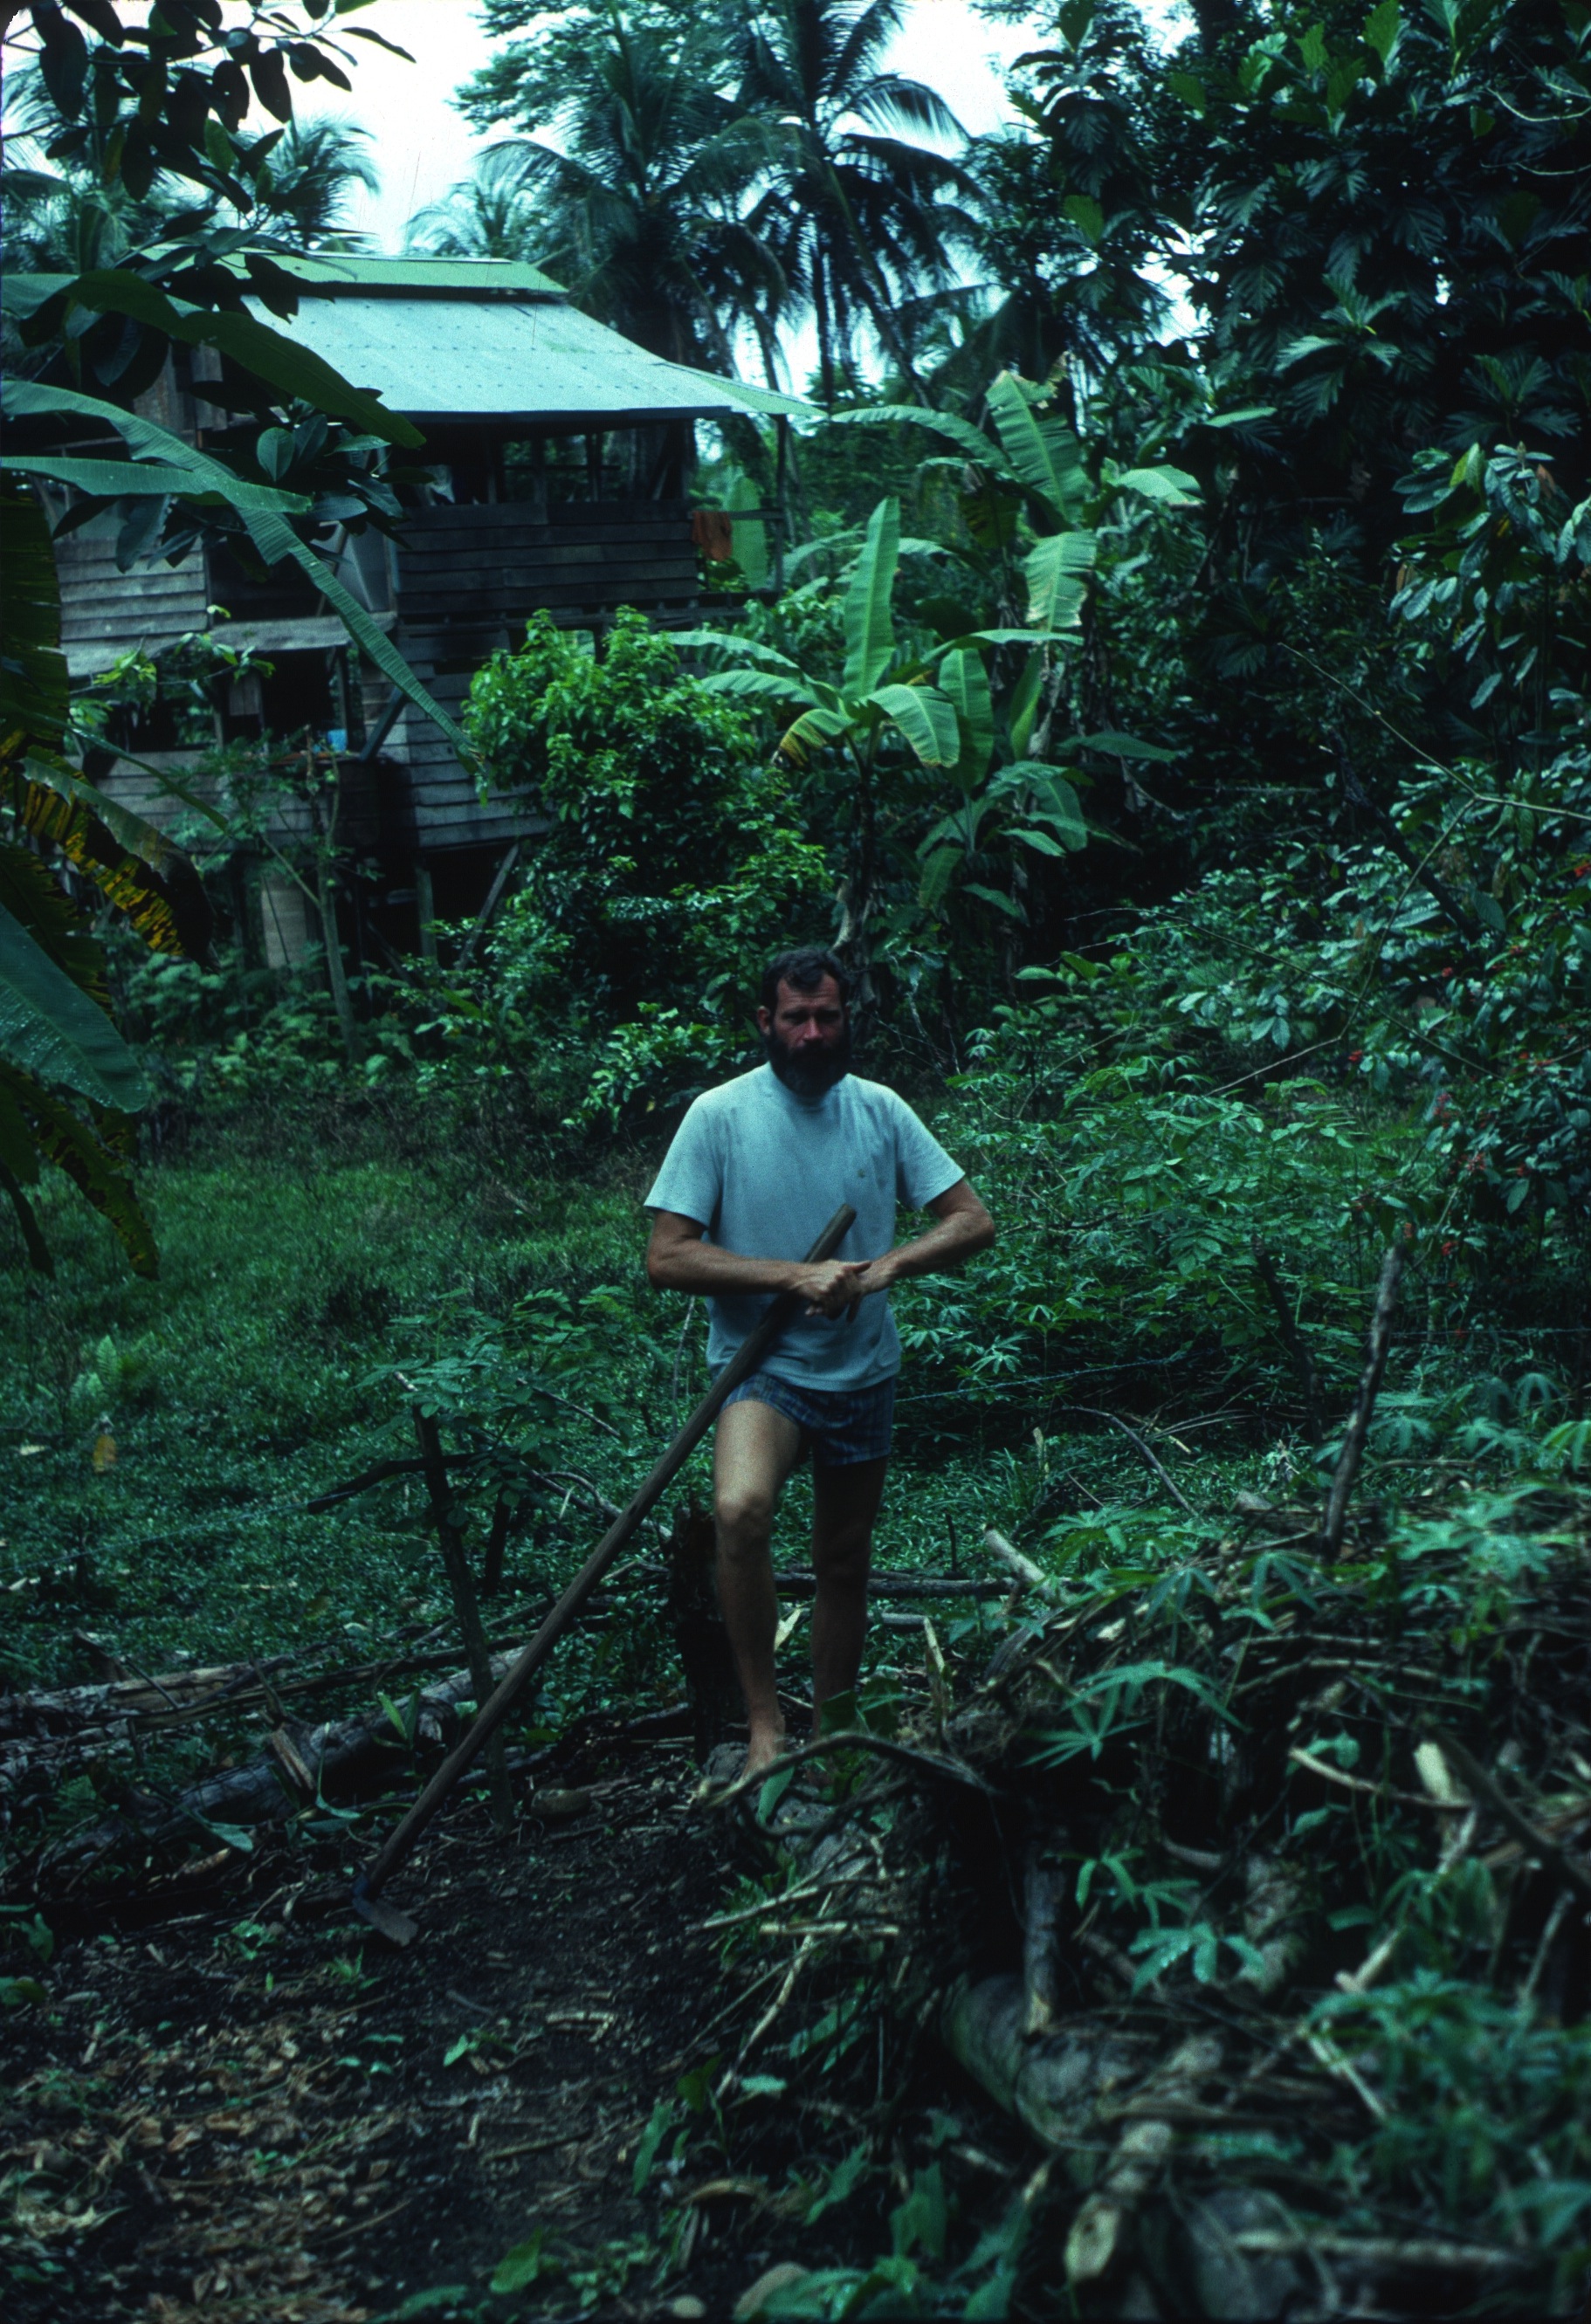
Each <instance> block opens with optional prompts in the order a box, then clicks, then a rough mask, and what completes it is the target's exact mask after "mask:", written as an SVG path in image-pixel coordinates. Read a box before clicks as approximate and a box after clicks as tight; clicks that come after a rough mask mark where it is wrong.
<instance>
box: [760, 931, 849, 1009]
mask: <svg viewBox="0 0 1591 2324" xmlns="http://www.w3.org/2000/svg"><path fill="white" fill-rule="evenodd" d="M826 976H832V977H833V979H834V981H835V982H836V983H837V985H838V987H839V997H840V1000H841V1001H842V1002H843V1003H844V1004H845V1006H846V1008H847V1009H848V1008H849V1006H850V1001H851V980H850V978H849V977H848V976H847V975H846V972H845V968H844V966H843V964H842V963H841V962H840V961H839V959H838V958H837V955H836V954H834V953H831V952H826V951H825V950H824V949H823V946H822V945H796V946H795V947H794V949H793V950H792V951H791V952H782V953H776V954H774V956H773V958H772V960H771V961H770V962H769V963H768V965H767V967H766V968H765V969H764V970H763V996H762V998H763V1008H764V1009H767V1010H774V1009H776V1008H777V1007H778V1006H779V988H780V986H781V985H782V984H788V985H789V986H790V987H791V990H792V991H796V992H816V991H817V990H818V987H819V985H820V984H821V983H822V982H823V980H824V978H825V977H826Z"/></svg>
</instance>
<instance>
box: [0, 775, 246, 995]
mask: <svg viewBox="0 0 1591 2324" xmlns="http://www.w3.org/2000/svg"><path fill="white" fill-rule="evenodd" d="M23 776H24V778H25V779H24V782H23V794H22V819H23V824H24V825H26V827H27V829H28V830H29V831H30V832H32V835H33V836H34V837H35V838H37V839H44V840H48V841H50V842H51V844H53V845H55V846H57V847H59V848H60V850H61V851H62V853H65V854H67V855H69V856H70V858H71V860H72V862H74V863H75V864H77V865H78V867H79V870H81V871H86V872H87V873H88V877H89V878H90V879H91V880H93V881H95V882H96V883H97V885H98V887H99V888H101V889H102V890H104V893H105V896H106V901H107V902H109V903H112V904H114V905H115V906H116V909H117V911H119V912H122V913H124V914H125V917H126V919H127V922H128V924H129V926H130V927H132V928H133V930H134V933H135V934H136V935H138V936H142V937H143V941H144V943H145V944H146V945H149V946H150V947H151V949H152V950H153V951H155V952H166V953H179V954H185V955H186V956H187V957H188V958H189V959H190V960H208V958H209V952H210V935H211V930H212V927H213V926H214V918H213V915H212V913H211V911H210V904H209V899H208V896H207V895H206V894H205V890H204V881H202V880H201V879H200V878H199V873H198V872H197V871H195V870H194V868H193V865H192V864H191V863H190V862H189V859H188V857H187V856H186V855H185V854H184V853H182V851H181V849H180V847H178V846H176V845H174V844H173V843H172V842H171V840H170V839H169V838H168V837H167V835H166V834H165V833H164V832H163V831H161V830H158V829H157V828H156V826H155V825H153V823H148V822H146V821H145V820H144V818H143V816H141V815H134V813H133V812H132V810H131V808H129V807H123V806H121V805H120V804H119V803H118V802H117V801H116V800H115V799H112V798H106V796H105V794H104V793H103V792H102V791H98V790H96V788H94V785H93V784H92V783H90V782H88V781H87V780H85V779H84V778H83V776H81V775H79V773H78V771H77V770H76V768H74V767H70V766H69V765H68V764H67V762H66V761H65V760H64V759H58V758H56V757H55V756H54V755H53V754H52V753H51V754H46V753H44V752H35V753H34V754H33V756H32V757H31V758H30V759H29V760H28V761H27V762H26V765H25V766H24V768H23Z"/></svg>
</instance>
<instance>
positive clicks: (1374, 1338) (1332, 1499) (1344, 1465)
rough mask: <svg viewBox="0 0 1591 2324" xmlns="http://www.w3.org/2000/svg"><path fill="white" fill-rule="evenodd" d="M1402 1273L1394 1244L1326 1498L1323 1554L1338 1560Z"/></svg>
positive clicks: (1398, 1247) (1383, 1272)
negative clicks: (1362, 1376) (1366, 1357)
mask: <svg viewBox="0 0 1591 2324" xmlns="http://www.w3.org/2000/svg"><path fill="white" fill-rule="evenodd" d="M1402 1274H1403V1252H1402V1248H1401V1245H1400V1244H1398V1243H1393V1244H1392V1248H1391V1249H1390V1250H1388V1252H1387V1255H1386V1259H1385V1263H1384V1264H1383V1268H1382V1270H1381V1282H1380V1284H1379V1285H1378V1286H1377V1287H1376V1293H1375V1313H1374V1315H1373V1316H1372V1317H1371V1319H1370V1353H1369V1360H1368V1361H1367V1362H1366V1364H1365V1366H1364V1379H1362V1380H1361V1381H1360V1382H1359V1393H1358V1395H1357V1396H1356V1397H1355V1398H1354V1409H1353V1413H1352V1415H1351V1416H1350V1418H1349V1421H1348V1426H1347V1433H1346V1435H1345V1436H1344V1438H1343V1449H1342V1451H1341V1452H1340V1453H1339V1454H1338V1455H1337V1473H1336V1475H1335V1476H1334V1477H1333V1478H1332V1480H1331V1490H1330V1492H1329V1493H1328V1494H1327V1498H1326V1519H1325V1523H1324V1524H1323V1525H1322V1526H1321V1529H1320V1545H1321V1552H1322V1554H1323V1555H1324V1556H1326V1557H1327V1558H1334V1557H1336V1556H1337V1554H1338V1552H1339V1551H1340V1550H1341V1548H1342V1545H1343V1526H1345V1525H1346V1522H1347V1515H1348V1501H1349V1499H1350V1498H1351V1496H1352V1494H1353V1490H1354V1485H1355V1480H1356V1479H1357V1477H1358V1474H1359V1463H1360V1462H1361V1461H1362V1460H1363V1459H1364V1440H1365V1438H1366V1437H1367V1436H1368V1435H1369V1434H1370V1421H1371V1416H1372V1414H1373V1413H1374V1410H1375V1399H1376V1397H1378V1396H1379V1395H1380V1393H1381V1381H1382V1375H1383V1372H1384V1371H1385V1370H1386V1362H1387V1351H1388V1350H1389V1349H1390V1348H1391V1346H1392V1310H1393V1309H1394V1308H1395V1307H1396V1305H1397V1304H1398V1285H1399V1283H1400V1282H1401V1279H1402Z"/></svg>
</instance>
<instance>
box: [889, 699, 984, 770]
mask: <svg viewBox="0 0 1591 2324" xmlns="http://www.w3.org/2000/svg"><path fill="white" fill-rule="evenodd" d="M866 699H867V700H868V701H869V702H872V703H876V704H877V705H878V707H879V709H881V710H882V711H883V714H884V716H885V717H886V718H888V719H890V720H891V721H892V722H893V724H894V725H896V726H897V727H898V728H899V729H900V731H901V733H902V734H903V735H904V736H905V738H906V740H907V742H909V743H910V744H911V748H912V749H913V750H914V751H915V752H916V753H917V755H918V757H919V758H920V760H921V761H923V763H924V765H925V766H930V767H953V766H954V765H955V764H956V762H957V759H959V757H960V755H961V728H960V726H959V725H958V724H957V718H956V708H955V705H954V704H953V703H951V702H948V701H947V700H946V698H945V696H943V695H942V694H940V693H939V691H938V690H937V689H936V688H935V687H931V686H881V687H878V688H877V689H876V690H875V691H874V693H872V694H870V695H868V696H867V697H866Z"/></svg>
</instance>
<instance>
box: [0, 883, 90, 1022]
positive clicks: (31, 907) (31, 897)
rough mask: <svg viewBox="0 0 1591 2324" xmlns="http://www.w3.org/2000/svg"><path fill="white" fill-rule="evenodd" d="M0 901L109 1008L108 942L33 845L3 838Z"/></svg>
mask: <svg viewBox="0 0 1591 2324" xmlns="http://www.w3.org/2000/svg"><path fill="white" fill-rule="evenodd" d="M0 905H4V907H5V909H6V910H7V911H8V912H9V913H10V914H11V917H12V918H13V919H14V920H18V921H20V922H21V924H22V926H23V927H24V928H25V929H26V930H27V932H28V934H29V936H32V939H33V942H34V943H35V944H36V945H39V946H40V947H41V949H42V951H44V952H47V953H48V954H49V955H50V957H51V960H52V961H53V962H54V963H55V965H56V966H57V968H59V969H60V971H61V972H62V973H63V974H65V975H67V976H69V977H70V978H71V981H72V982H73V983H74V984H75V985H77V986H78V988H79V991H83V992H86V993H87V994H88V998H89V1000H90V1001H95V1002H97V1005H98V1006H99V1007H100V1008H101V1009H103V1010H106V1013H107V1014H108V1013H109V1010H110V987H109V985H108V984H107V983H106V978H105V946H104V945H102V944H101V943H100V941H99V939H98V937H97V936H96V935H95V934H94V932H93V930H92V929H91V928H90V927H88V923H87V921H86V920H85V919H84V917H83V915H82V913H81V912H80V911H79V909H78V908H77V906H76V904H74V903H73V901H72V899H71V898H70V897H69V895H68V894H67V892H66V890H64V889H63V888H62V887H61V885H60V881H57V880H56V879H54V878H53V877H52V876H51V871H50V867H49V865H48V864H47V863H45V862H42V859H41V858H40V857H39V856H37V855H35V854H34V853H33V851H32V848H31V847H16V846H9V845H5V844H0Z"/></svg>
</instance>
